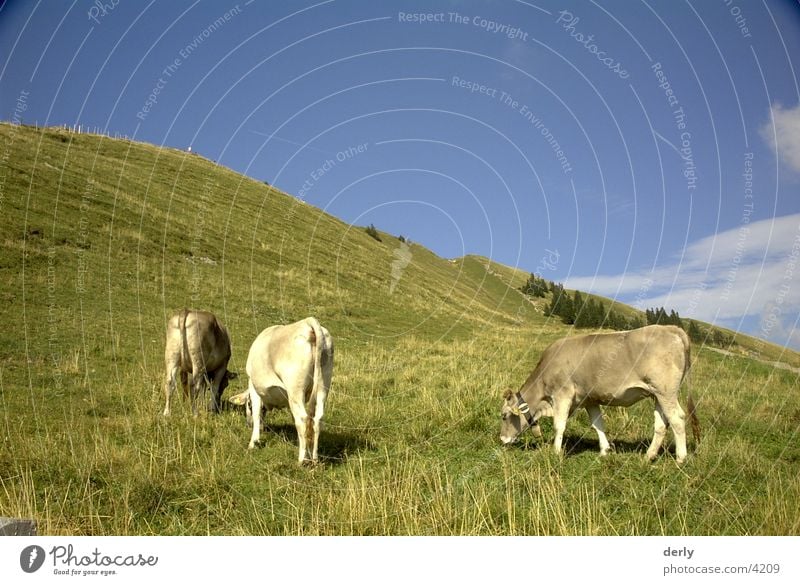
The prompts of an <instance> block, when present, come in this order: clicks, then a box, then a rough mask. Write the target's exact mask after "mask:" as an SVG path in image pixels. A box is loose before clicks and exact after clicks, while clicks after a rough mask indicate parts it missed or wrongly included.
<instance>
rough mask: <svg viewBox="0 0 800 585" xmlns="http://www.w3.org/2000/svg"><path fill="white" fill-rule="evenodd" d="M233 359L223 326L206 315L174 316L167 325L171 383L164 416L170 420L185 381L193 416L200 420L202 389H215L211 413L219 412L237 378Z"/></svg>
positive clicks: (166, 355) (184, 313)
mask: <svg viewBox="0 0 800 585" xmlns="http://www.w3.org/2000/svg"><path fill="white" fill-rule="evenodd" d="M230 358H231V342H230V337H229V336H228V331H227V330H226V329H225V327H223V325H222V323H220V322H219V320H218V319H217V318H216V317H215V316H214V315H213V314H212V313H208V312H206V311H194V310H190V309H183V310H181V311H179V312H178V313H176V314H175V315H173V316H172V317H171V318H170V320H169V323H168V324H167V344H166V350H165V351H164V361H165V363H166V366H167V380H166V383H165V384H164V393H165V394H166V397H167V404H166V406H165V407H164V416H169V413H170V410H169V402H170V398H171V397H172V394H173V392H174V391H175V386H176V385H177V383H178V375H180V378H181V386H182V387H183V391H184V394H185V393H186V385H187V379H188V384H189V391H190V394H191V401H192V412H193V413H194V415H195V416H197V395H198V394H199V393H200V389H201V385H203V386H205V385H207V384H210V385H211V403H210V405H209V410H211V411H213V412H219V409H220V397H221V396H222V392H223V390H225V387H226V386H227V385H228V381H230V380H233V379H234V378H236V373H235V372H230V371H228V361H229V360H230Z"/></svg>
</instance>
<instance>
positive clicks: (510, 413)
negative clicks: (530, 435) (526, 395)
mask: <svg viewBox="0 0 800 585" xmlns="http://www.w3.org/2000/svg"><path fill="white" fill-rule="evenodd" d="M500 415H501V417H502V420H501V422H500V440H501V441H502V442H503V444H504V445H509V444H511V443H513V442H514V441H516V440H517V437H518V436H519V434H520V433H521V432H522V431H524V430H525V429H527V428H528V427H531V428H533V430H534V434H536V436H541V435H542V431H541V430H540V429H539V425H538V424H537V422H536V419H535V418H534V413H533V410H532V409H531V408H530V406H528V403H527V402H525V400H523V398H522V396H521V395H520V394H519V393H518V392H514V391H513V390H511V389H510V388H509V389H507V390H506V391H505V392H504V393H503V408H502V410H501V411H500Z"/></svg>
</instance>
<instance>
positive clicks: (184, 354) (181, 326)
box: [178, 308, 193, 396]
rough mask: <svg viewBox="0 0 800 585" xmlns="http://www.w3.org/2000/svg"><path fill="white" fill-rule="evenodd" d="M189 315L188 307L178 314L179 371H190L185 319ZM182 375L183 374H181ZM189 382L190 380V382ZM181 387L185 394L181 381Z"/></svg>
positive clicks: (190, 359)
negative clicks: (179, 339) (179, 336)
mask: <svg viewBox="0 0 800 585" xmlns="http://www.w3.org/2000/svg"><path fill="white" fill-rule="evenodd" d="M188 317H189V309H186V308H184V309H183V310H181V313H180V315H179V316H178V330H179V331H180V334H181V371H182V372H185V371H186V369H187V368H188V370H189V371H190V372H192V371H193V369H192V357H191V356H190V355H189V341H188V340H187V338H186V319H187V318H188ZM181 376H184V374H181ZM190 383H191V382H190ZM181 386H182V387H183V395H184V396H186V393H187V391H188V390H187V388H186V386H187V385H186V384H185V383H183V382H182V383H181Z"/></svg>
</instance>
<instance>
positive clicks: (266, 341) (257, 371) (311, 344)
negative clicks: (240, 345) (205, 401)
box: [230, 317, 333, 464]
mask: <svg viewBox="0 0 800 585" xmlns="http://www.w3.org/2000/svg"><path fill="white" fill-rule="evenodd" d="M247 375H248V376H249V377H250V383H249V386H248V390H247V392H243V393H241V394H238V395H236V396H233V397H231V398H230V401H231V402H233V403H234V404H239V405H241V404H246V405H247V413H248V419H250V418H251V416H252V423H253V433H252V435H251V437H250V445H249V448H250V449H252V448H254V447H255V445H256V443H257V442H258V441H259V439H260V433H261V409H262V406H263V407H265V409H266V410H271V409H273V408H287V407H288V408H289V410H291V412H292V417H293V418H294V424H295V427H296V428H297V438H298V442H299V444H300V445H299V446H300V452H299V455H298V461H299V463H301V464H302V463H304V462H305V461H306V458H307V457H306V456H307V451H308V450H311V461H312V462H316V461H317V451H318V447H319V428H320V419H321V418H322V415H323V413H324V411H325V399H326V397H327V395H328V391H329V389H330V385H331V376H332V375H333V338H332V337H331V335H330V333H329V332H328V330H327V329H325V328H324V327H322V326H321V325H320V324H319V321H317V320H316V319H315V318H314V317H308V318H307V319H303V320H302V321H298V322H297V323H292V324H291V325H275V326H273V327H268V328H267V329H265V330H264V331H262V332H261V333H260V334H259V335H258V337H256V340H255V341H254V342H253V345H252V346H251V347H250V353H249V355H248V356H247ZM248 422H250V420H248Z"/></svg>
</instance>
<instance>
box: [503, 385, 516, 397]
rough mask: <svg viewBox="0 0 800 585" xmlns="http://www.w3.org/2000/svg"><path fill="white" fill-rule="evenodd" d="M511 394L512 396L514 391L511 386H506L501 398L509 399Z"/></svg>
mask: <svg viewBox="0 0 800 585" xmlns="http://www.w3.org/2000/svg"><path fill="white" fill-rule="evenodd" d="M512 396H514V391H513V390H512V389H511V388H506V390H505V392H503V400H510V399H511V397H512Z"/></svg>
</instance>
